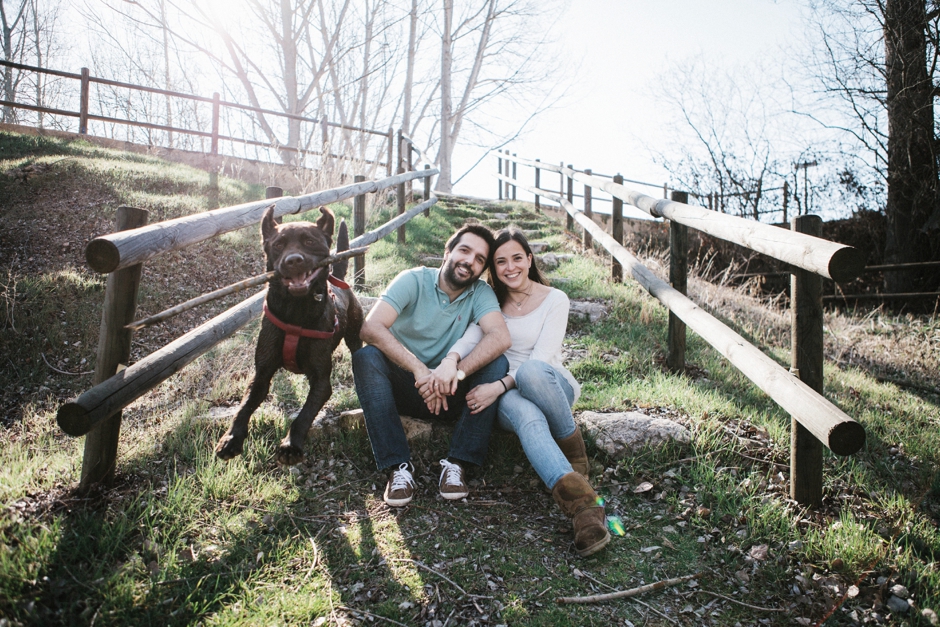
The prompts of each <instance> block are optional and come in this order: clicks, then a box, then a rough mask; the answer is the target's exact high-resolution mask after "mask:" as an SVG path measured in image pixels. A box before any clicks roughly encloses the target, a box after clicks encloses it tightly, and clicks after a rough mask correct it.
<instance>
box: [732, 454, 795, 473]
mask: <svg viewBox="0 0 940 627" xmlns="http://www.w3.org/2000/svg"><path fill="white" fill-rule="evenodd" d="M738 455H740V456H741V457H743V458H744V459H749V460H751V461H752V462H760V463H762V464H771V465H773V466H776V467H777V468H780V469H782V470H790V467H789V466H787V465H785V464H778V463H777V462H775V461H771V460H769V459H760V458H759V457H751V456H750V455H745V454H744V453H738Z"/></svg>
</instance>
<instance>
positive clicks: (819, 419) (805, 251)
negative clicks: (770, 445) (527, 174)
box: [496, 153, 865, 505]
mask: <svg viewBox="0 0 940 627" xmlns="http://www.w3.org/2000/svg"><path fill="white" fill-rule="evenodd" d="M510 164H511V165H512V170H511V171H510V169H509V167H508V166H509V165H510ZM517 165H522V166H527V167H530V168H532V169H533V172H534V179H535V184H534V185H523V184H520V183H519V180H518V176H517V172H516V166H517ZM498 166H499V173H498V174H497V175H496V176H497V178H498V179H499V180H500V185H501V190H502V185H504V184H505V185H506V194H505V196H506V198H507V199H508V198H509V197H510V195H511V196H512V198H515V197H516V188H517V187H518V188H519V189H524V190H526V191H528V192H531V193H532V194H534V195H535V205H536V208H537V209H538V208H539V207H540V199H541V198H545V199H548V200H551V201H553V202H554V203H557V204H558V205H559V206H561V207H562V208H563V209H564V210H565V212H566V214H567V228H568V230H569V231H572V230H574V222H577V223H578V224H579V225H580V226H581V228H582V229H583V236H582V237H583V246H584V248H585V249H587V250H589V249H591V248H592V247H593V245H594V242H597V243H598V244H599V245H600V246H601V247H603V248H604V249H605V250H606V251H607V252H608V253H609V254H610V255H611V258H612V276H613V279H614V280H618V281H619V280H622V278H623V274H624V272H627V273H629V275H630V276H631V277H632V278H633V279H635V280H636V281H637V282H638V283H640V285H641V286H643V288H644V289H646V290H647V291H648V292H649V293H650V294H651V295H652V296H653V297H654V298H656V299H657V300H659V301H660V302H661V303H663V304H664V305H665V306H666V307H667V308H668V309H669V312H670V313H669V332H668V337H669V349H668V351H669V352H668V355H667V358H666V363H667V365H668V366H669V367H670V368H671V369H672V370H675V371H683V370H684V369H685V348H686V326H688V327H689V328H691V329H692V330H693V331H695V332H696V333H698V334H699V336H701V337H702V339H704V340H705V341H706V342H708V343H709V344H710V345H711V346H713V347H714V348H715V349H716V350H717V351H718V352H719V353H720V354H721V355H723V356H724V357H725V358H726V359H728V360H729V361H730V362H731V363H732V364H733V365H734V366H735V367H736V368H737V369H738V370H740V371H741V373H742V374H744V375H745V376H746V377H747V378H748V379H750V380H751V381H752V382H753V383H754V384H755V385H757V386H758V387H759V388H760V389H761V390H763V391H764V392H765V393H766V394H767V395H768V396H770V398H772V399H773V400H774V401H775V402H776V403H777V404H778V405H779V406H780V407H782V408H783V409H784V410H785V411H787V412H788V413H789V414H790V416H791V439H790V495H791V497H792V498H793V499H795V500H796V501H798V502H800V503H802V504H807V505H815V504H818V503H819V502H820V501H821V499H822V465H823V464H822V457H823V448H822V447H823V446H826V447H827V448H829V450H831V451H832V452H833V453H835V454H836V455H851V454H853V453H855V452H857V451H858V450H860V449H861V448H862V446H863V445H864V443H865V430H864V429H863V428H862V426H861V425H860V424H859V423H858V422H856V421H855V420H854V419H852V418H851V417H850V416H848V415H847V414H845V412H843V411H842V410H841V409H839V408H838V407H836V406H835V405H834V404H833V403H831V402H830V401H829V400H827V399H826V398H825V397H824V396H823V395H822V392H823V307H822V279H823V278H828V279H832V280H834V281H837V282H843V281H849V280H851V279H854V278H856V277H857V276H858V275H859V274H860V273H861V272H862V270H863V268H864V265H865V258H864V255H863V254H862V253H861V252H860V251H858V250H857V249H855V248H852V247H850V246H845V245H842V244H837V243H835V242H830V241H828V240H824V239H822V238H821V237H819V236H820V235H821V232H822V221H821V220H820V218H819V217H818V216H812V215H803V216H798V217H794V218H793V219H792V221H791V224H792V230H790V231H788V230H786V229H782V228H779V227H776V226H773V225H770V224H763V223H760V222H756V221H754V220H748V219H745V218H740V217H737V216H732V215H728V214H725V213H719V212H716V211H712V210H710V209H706V208H704V207H695V206H692V205H689V204H687V203H688V195H687V194H686V193H684V192H679V191H673V192H672V193H671V198H670V199H657V198H653V197H651V196H647V195H645V194H642V193H639V192H637V191H635V190H632V189H630V188H627V187H624V186H623V177H622V176H620V175H619V174H618V175H616V176H614V177H612V180H609V179H607V178H603V177H600V176H595V175H592V174H591V170H583V171H577V170H575V169H573V168H572V167H571V166H568V167H564V166H562V165H558V166H555V165H551V164H548V163H545V162H542V161H540V160H532V159H525V158H521V157H516V156H515V155H509V154H508V153H505V154H500V155H499V162H498ZM542 171H548V172H553V173H556V174H558V175H559V176H560V179H559V189H558V190H557V191H554V190H549V189H545V188H543V187H541V180H540V179H541V173H542ZM565 181H567V190H565V186H564V182H565ZM575 182H578V183H581V184H582V185H583V186H584V193H583V209H578V208H576V207H575V206H574V205H573V204H572V199H573V195H574V193H573V192H574V190H573V187H574V183H575ZM594 189H601V190H603V191H605V192H606V193H608V194H610V196H611V197H612V205H613V207H612V217H611V220H610V225H611V233H610V234H608V233H607V232H605V231H604V229H602V228H601V227H600V226H598V225H597V223H596V222H595V221H594V220H593V217H592V215H593V214H592V192H593V190H594ZM501 196H502V194H501ZM623 203H628V204H629V205H631V206H633V207H636V208H637V209H640V210H642V211H644V212H645V213H647V214H649V215H650V216H652V217H654V218H665V219H667V220H669V241H670V270H669V274H670V283H671V285H670V283H667V282H666V281H664V280H662V279H660V278H659V277H657V276H656V275H655V274H654V273H653V272H652V271H650V270H649V269H648V268H647V267H645V266H644V265H643V264H642V263H640V261H639V260H638V259H637V258H636V257H635V256H634V255H633V254H632V253H631V252H630V251H628V250H627V249H626V248H624V247H623ZM689 227H691V228H695V229H698V230H699V231H702V232H703V233H707V234H709V235H711V236H714V237H717V238H720V239H723V240H726V241H729V242H732V243H734V244H738V245H740V246H744V247H745V248H748V249H750V250H753V251H756V252H759V253H762V254H764V255H767V256H769V257H772V258H774V259H777V260H779V261H782V262H784V263H786V264H788V265H789V267H790V268H791V269H792V281H791V287H792V298H791V307H792V351H791V368H790V369H789V370H787V369H786V368H784V367H782V366H781V365H780V364H778V363H777V362H776V361H774V360H773V359H771V358H770V357H768V356H767V355H765V354H764V353H763V352H762V351H761V350H760V349H759V348H757V347H756V346H753V345H752V344H751V343H750V342H748V341H747V340H745V339H744V338H743V337H742V336H741V335H739V334H738V333H737V332H735V331H734V330H732V329H730V328H729V327H727V326H726V325H725V324H723V323H722V322H721V321H719V320H718V319H717V318H715V317H714V316H712V315H711V314H709V313H708V312H706V311H704V310H702V309H700V308H699V307H698V306H697V305H696V304H695V303H694V302H692V301H691V300H690V299H689V298H688V297H687V296H686V287H687V276H688V270H687V265H688V254H687V253H688V251H687V248H688V228H689Z"/></svg>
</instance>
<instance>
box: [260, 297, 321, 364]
mask: <svg viewBox="0 0 940 627" xmlns="http://www.w3.org/2000/svg"><path fill="white" fill-rule="evenodd" d="M264 317H265V318H267V319H268V320H270V321H271V324H273V325H274V326H276V327H277V328H278V329H280V330H281V331H283V332H284V349H283V351H282V352H283V357H284V367H285V368H287V369H288V370H290V371H291V372H293V373H294V374H301V373H302V371H301V370H300V368H299V367H298V366H297V344H299V343H300V338H302V337H308V338H311V339H314V340H328V339H330V338H332V337H333V335H334V334H335V333H336V331H337V330H338V329H339V317H337V316H335V315H334V316H333V330H332V331H315V330H313V329H305V328H303V327H299V326H297V325H296V324H287V323H286V322H283V321H281V320H279V319H278V318H277V316H275V315H274V314H273V313H271V310H270V309H268V304H267V303H265V304H264Z"/></svg>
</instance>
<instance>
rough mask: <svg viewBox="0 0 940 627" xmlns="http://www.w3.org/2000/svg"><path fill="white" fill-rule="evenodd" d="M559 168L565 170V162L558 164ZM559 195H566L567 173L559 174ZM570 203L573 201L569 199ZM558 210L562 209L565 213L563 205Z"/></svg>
mask: <svg viewBox="0 0 940 627" xmlns="http://www.w3.org/2000/svg"><path fill="white" fill-rule="evenodd" d="M558 167H559V168H564V167H565V162H564V161H562V162H560V163H559V164H558ZM558 195H559V196H564V195H565V173H564V172H561V171H559V172H558ZM568 202H571V200H570V199H569V200H568ZM558 208H559V209H561V210H562V211H565V209H564V207H562V206H561V205H559V206H558ZM565 213H568V212H567V211H565Z"/></svg>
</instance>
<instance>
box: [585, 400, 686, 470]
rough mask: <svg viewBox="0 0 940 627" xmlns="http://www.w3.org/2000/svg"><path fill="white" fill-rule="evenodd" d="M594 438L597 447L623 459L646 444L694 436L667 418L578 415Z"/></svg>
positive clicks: (640, 415)
mask: <svg viewBox="0 0 940 627" xmlns="http://www.w3.org/2000/svg"><path fill="white" fill-rule="evenodd" d="M579 422H580V423H581V424H582V425H583V427H584V429H585V431H587V432H588V433H589V434H590V435H591V436H592V437H593V438H594V441H595V443H596V444H597V446H598V448H600V449H602V450H604V451H605V452H606V453H607V454H608V455H610V456H611V457H612V458H614V459H622V458H623V457H625V456H626V455H628V454H632V453H634V452H637V451H639V450H640V449H642V448H645V447H647V446H649V447H658V446H662V445H663V444H666V443H667V442H672V441H676V442H689V441H691V439H692V436H691V434H690V433H689V430H688V429H686V428H685V427H683V426H682V425H680V424H679V423H677V422H673V421H672V420H667V419H666V418H651V417H650V416H647V415H645V414H641V413H639V412H622V413H615V414H598V413H596V412H592V411H586V412H583V413H582V414H581V416H580V418H579Z"/></svg>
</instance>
